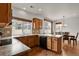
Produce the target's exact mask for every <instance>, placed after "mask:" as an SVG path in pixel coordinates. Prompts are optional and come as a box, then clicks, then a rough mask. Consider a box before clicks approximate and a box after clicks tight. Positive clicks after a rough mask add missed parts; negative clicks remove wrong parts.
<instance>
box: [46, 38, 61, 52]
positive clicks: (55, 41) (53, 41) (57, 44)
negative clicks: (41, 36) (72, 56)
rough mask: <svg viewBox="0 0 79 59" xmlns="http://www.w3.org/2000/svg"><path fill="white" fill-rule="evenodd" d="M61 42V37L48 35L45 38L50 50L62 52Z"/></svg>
mask: <svg viewBox="0 0 79 59" xmlns="http://www.w3.org/2000/svg"><path fill="white" fill-rule="evenodd" d="M61 43H62V39H61V37H59V38H57V37H48V38H47V48H48V49H49V50H51V51H54V52H56V53H59V54H60V53H61V52H62V49H61V48H62V47H61V45H62V44H61Z"/></svg>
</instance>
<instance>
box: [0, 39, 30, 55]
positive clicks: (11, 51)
mask: <svg viewBox="0 0 79 59" xmlns="http://www.w3.org/2000/svg"><path fill="white" fill-rule="evenodd" d="M29 49H30V48H29V47H28V46H26V45H24V44H23V43H21V42H20V41H19V40H17V39H15V38H12V44H10V45H4V46H0V56H12V55H15V54H18V53H20V52H23V51H26V50H29Z"/></svg>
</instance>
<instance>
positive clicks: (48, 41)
mask: <svg viewBox="0 0 79 59" xmlns="http://www.w3.org/2000/svg"><path fill="white" fill-rule="evenodd" d="M51 41H52V40H51V37H47V49H51V44H52V42H51Z"/></svg>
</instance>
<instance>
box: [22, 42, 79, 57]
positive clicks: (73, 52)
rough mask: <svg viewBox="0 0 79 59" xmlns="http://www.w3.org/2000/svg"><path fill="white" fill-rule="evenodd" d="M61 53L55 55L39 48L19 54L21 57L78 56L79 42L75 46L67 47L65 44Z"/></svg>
mask: <svg viewBox="0 0 79 59" xmlns="http://www.w3.org/2000/svg"><path fill="white" fill-rule="evenodd" d="M62 48H63V49H62V53H61V54H56V53H54V52H52V51H49V50H45V49H42V48H40V47H35V48H32V49H31V50H29V51H28V52H27V51H26V52H24V54H21V55H23V56H79V42H78V44H77V46H74V47H73V45H68V44H67V43H64V44H63V47H62Z"/></svg>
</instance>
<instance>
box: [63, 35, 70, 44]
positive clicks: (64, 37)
mask: <svg viewBox="0 0 79 59" xmlns="http://www.w3.org/2000/svg"><path fill="white" fill-rule="evenodd" d="M65 40H67V41H68V44H69V42H70V41H69V36H68V35H63V43H64V41H65Z"/></svg>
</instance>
